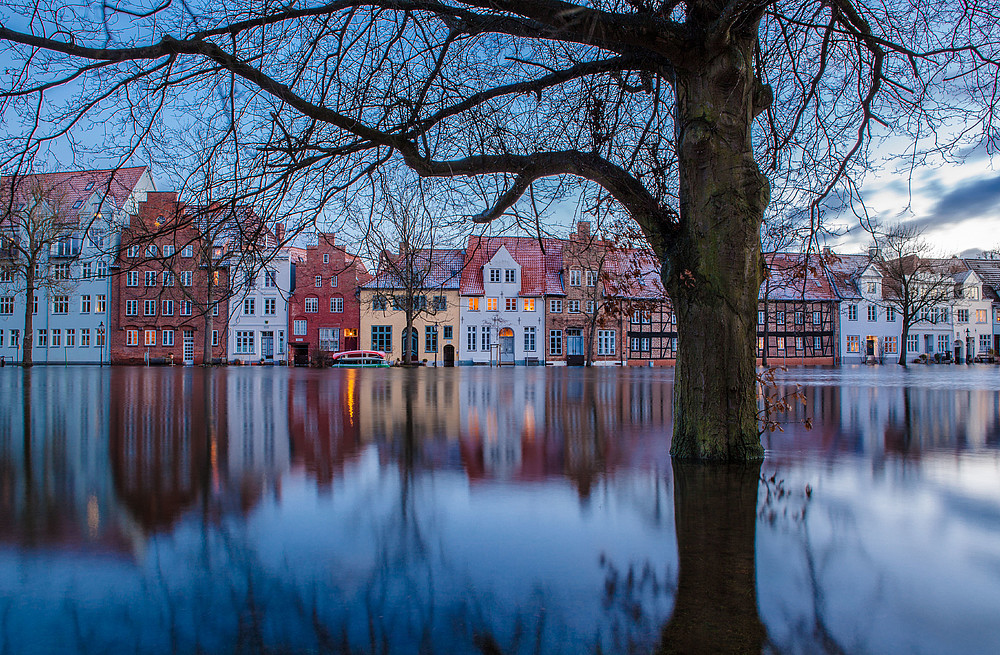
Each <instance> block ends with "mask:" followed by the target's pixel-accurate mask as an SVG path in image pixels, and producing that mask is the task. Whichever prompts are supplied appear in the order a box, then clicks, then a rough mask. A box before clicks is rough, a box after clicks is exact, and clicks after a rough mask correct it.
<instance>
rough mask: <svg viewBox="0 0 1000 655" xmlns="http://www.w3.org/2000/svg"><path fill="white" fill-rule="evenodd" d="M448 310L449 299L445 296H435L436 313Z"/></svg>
mask: <svg viewBox="0 0 1000 655" xmlns="http://www.w3.org/2000/svg"><path fill="white" fill-rule="evenodd" d="M446 309H448V298H447V297H445V296H434V311H436V312H443V311H444V310H446Z"/></svg>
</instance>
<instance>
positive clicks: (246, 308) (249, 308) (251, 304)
mask: <svg viewBox="0 0 1000 655" xmlns="http://www.w3.org/2000/svg"><path fill="white" fill-rule="evenodd" d="M243 313H244V314H245V315H247V316H253V315H254V314H256V313H257V303H256V301H255V300H254V299H253V298H244V299H243Z"/></svg>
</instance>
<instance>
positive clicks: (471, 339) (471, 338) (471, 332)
mask: <svg viewBox="0 0 1000 655" xmlns="http://www.w3.org/2000/svg"><path fill="white" fill-rule="evenodd" d="M477 332H478V329H477V328H476V326H475V325H470V326H469V327H468V328H467V329H466V331H465V348H466V350H469V351H473V350H475V349H476V334H477Z"/></svg>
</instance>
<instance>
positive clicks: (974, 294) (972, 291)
mask: <svg viewBox="0 0 1000 655" xmlns="http://www.w3.org/2000/svg"><path fill="white" fill-rule="evenodd" d="M965 297H966V298H968V299H969V300H979V288H978V287H969V288H968V289H967V291H966V296H965Z"/></svg>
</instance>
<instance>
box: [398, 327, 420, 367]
mask: <svg viewBox="0 0 1000 655" xmlns="http://www.w3.org/2000/svg"><path fill="white" fill-rule="evenodd" d="M401 343H402V346H403V347H402V348H401V349H400V350H399V356H400V357H401V358H405V357H406V353H407V348H406V328H405V327H404V328H403V339H402V342H401ZM409 353H410V363H411V364H415V363H416V362H417V328H410V348H409Z"/></svg>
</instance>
